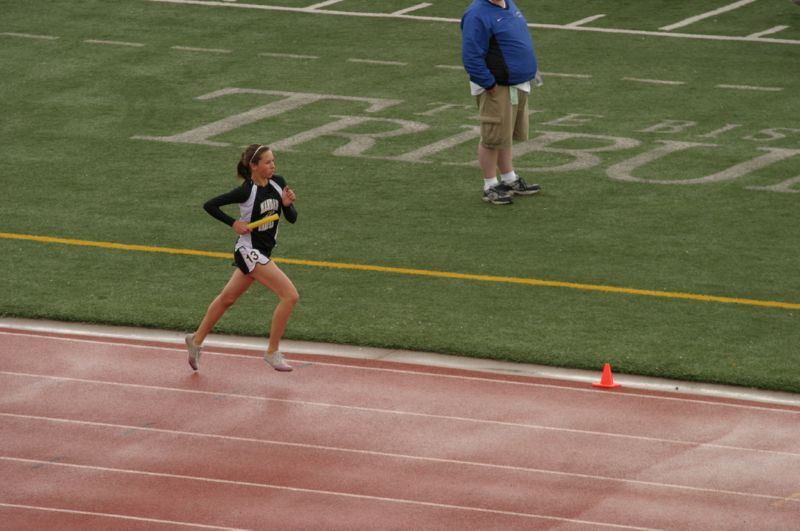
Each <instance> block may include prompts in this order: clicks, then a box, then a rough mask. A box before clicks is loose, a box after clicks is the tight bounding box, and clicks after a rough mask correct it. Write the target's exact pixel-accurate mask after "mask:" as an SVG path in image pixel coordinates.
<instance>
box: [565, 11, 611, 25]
mask: <svg viewBox="0 0 800 531" xmlns="http://www.w3.org/2000/svg"><path fill="white" fill-rule="evenodd" d="M604 16H605V14H601V15H593V16H591V17H586V18H582V19H580V20H576V21H575V22H570V23H569V24H566V27H568V28H576V27H578V26H583V25H584V24H588V23H589V22H594V21H595V20H597V19H600V18H603V17H604Z"/></svg>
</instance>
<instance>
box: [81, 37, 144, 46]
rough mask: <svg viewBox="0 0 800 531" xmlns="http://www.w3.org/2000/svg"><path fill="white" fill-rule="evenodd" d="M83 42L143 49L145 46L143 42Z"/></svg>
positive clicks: (87, 40)
mask: <svg viewBox="0 0 800 531" xmlns="http://www.w3.org/2000/svg"><path fill="white" fill-rule="evenodd" d="M83 42H85V43H87V44H110V45H112V46H133V47H135V48H141V47H142V46H144V44H142V43H141V42H123V41H104V40H99V39H85V40H84V41H83Z"/></svg>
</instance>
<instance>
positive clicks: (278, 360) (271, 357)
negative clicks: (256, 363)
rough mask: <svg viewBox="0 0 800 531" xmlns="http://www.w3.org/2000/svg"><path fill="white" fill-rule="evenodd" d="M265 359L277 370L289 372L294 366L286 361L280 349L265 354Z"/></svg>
mask: <svg viewBox="0 0 800 531" xmlns="http://www.w3.org/2000/svg"><path fill="white" fill-rule="evenodd" d="M264 361H266V362H267V363H269V364H270V365H271V366H272V368H273V369H275V370H276V371H283V372H289V371H291V370H292V366H291V365H289V364H288V363H286V359H284V357H283V354H282V353H281V352H280V351H279V350H278V351H275V352H273V353H272V354H264Z"/></svg>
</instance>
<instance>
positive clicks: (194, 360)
mask: <svg viewBox="0 0 800 531" xmlns="http://www.w3.org/2000/svg"><path fill="white" fill-rule="evenodd" d="M185 341H186V348H187V349H189V366H190V367H191V368H192V369H194V370H195V371H196V370H197V366H198V364H199V363H200V355H201V354H202V353H203V349H202V348H201V347H199V346H197V345H195V344H194V334H186V338H185Z"/></svg>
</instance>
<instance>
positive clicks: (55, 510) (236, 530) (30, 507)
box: [0, 502, 239, 531]
mask: <svg viewBox="0 0 800 531" xmlns="http://www.w3.org/2000/svg"><path fill="white" fill-rule="evenodd" d="M0 507H8V508H10V509H25V510H27V511H42V512H49V513H64V514H78V515H81V516H101V517H103V518H112V519H115V520H131V521H134V522H148V523H152V524H167V525H179V526H185V527H194V528H198V529H221V530H224V531H239V528H236V527H218V526H214V525H204V524H193V523H191V522H177V521H175V520H158V519H156V518H143V517H140V516H128V515H124V514H112V513H97V512H93V511H77V510H74V509H62V508H58V507H41V506H38V505H22V504H19V503H4V502H0Z"/></svg>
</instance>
